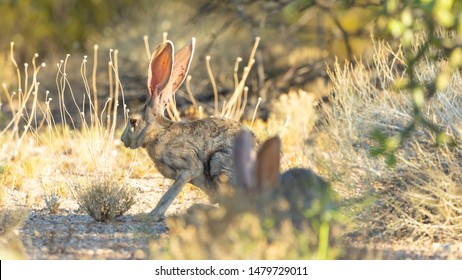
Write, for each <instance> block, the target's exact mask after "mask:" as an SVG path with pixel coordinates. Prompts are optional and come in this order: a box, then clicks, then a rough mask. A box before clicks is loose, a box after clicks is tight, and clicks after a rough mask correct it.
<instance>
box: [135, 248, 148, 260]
mask: <svg viewBox="0 0 462 280" xmlns="http://www.w3.org/2000/svg"><path fill="white" fill-rule="evenodd" d="M133 258H134V259H136V260H142V259H145V258H146V254H145V253H144V251H143V250H141V249H137V250H136V251H135V252H134V253H133Z"/></svg>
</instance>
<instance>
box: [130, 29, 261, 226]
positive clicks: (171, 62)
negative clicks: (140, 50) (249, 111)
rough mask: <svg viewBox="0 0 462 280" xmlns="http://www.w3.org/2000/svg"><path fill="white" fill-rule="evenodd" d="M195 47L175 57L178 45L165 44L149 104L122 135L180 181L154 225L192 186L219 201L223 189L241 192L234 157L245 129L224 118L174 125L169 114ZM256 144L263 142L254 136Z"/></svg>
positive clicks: (156, 56)
mask: <svg viewBox="0 0 462 280" xmlns="http://www.w3.org/2000/svg"><path fill="white" fill-rule="evenodd" d="M194 44H195V40H194V38H193V39H192V41H191V43H190V44H188V45H186V46H185V47H183V48H182V49H181V50H179V51H178V52H177V53H176V54H175V55H174V48H173V44H172V42H170V41H165V42H163V43H162V44H161V45H160V46H159V47H158V48H157V49H156V50H155V51H154V53H153V54H152V58H151V61H150V63H149V70H148V88H149V94H148V99H147V101H146V104H145V105H144V106H143V107H142V108H141V109H140V110H138V111H136V112H134V113H132V114H131V115H130V117H129V122H128V124H127V127H126V128H125V131H124V132H123V134H122V142H123V143H124V145H125V147H130V148H131V149H136V148H138V147H143V148H146V149H147V151H148V154H149V156H150V157H151V159H152V160H153V161H154V164H155V165H156V167H157V169H158V170H159V172H160V173H161V174H162V175H163V176H165V177H167V178H170V179H173V180H175V181H174V183H173V185H172V186H171V187H170V188H169V189H168V191H167V192H166V193H165V194H164V195H163V196H162V198H161V199H160V201H159V202H158V204H157V206H156V207H155V208H154V210H152V211H151V212H150V216H151V217H152V218H153V220H160V219H162V218H163V216H164V213H165V211H166V210H167V208H168V207H169V205H170V204H171V203H172V201H173V200H174V199H175V198H176V196H177V195H178V193H179V192H180V191H181V190H182V189H183V187H184V186H185V184H186V183H192V184H193V185H195V186H197V187H199V188H200V189H202V190H203V191H204V192H205V193H207V194H208V195H209V196H210V197H211V198H213V199H215V198H216V197H217V196H218V195H219V188H220V187H221V186H231V187H235V186H237V184H236V178H235V176H234V174H233V170H234V166H233V160H232V157H233V143H234V138H235V136H236V135H237V134H238V133H239V131H240V130H241V128H242V125H241V124H240V123H239V122H236V121H232V120H228V119H221V118H207V119H200V120H194V121H182V122H173V121H171V120H168V119H166V118H165V117H164V114H163V113H164V110H165V107H166V105H167V104H168V102H169V101H170V100H171V98H172V96H173V95H174V94H175V92H176V90H177V89H178V88H179V87H180V86H181V84H182V83H183V81H184V79H185V77H186V74H187V72H188V69H189V66H190V63H191V59H192V56H193V53H194ZM251 142H252V145H254V144H255V143H256V142H257V140H256V139H255V137H254V136H253V135H252V136H251Z"/></svg>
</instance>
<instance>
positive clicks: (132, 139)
mask: <svg viewBox="0 0 462 280" xmlns="http://www.w3.org/2000/svg"><path fill="white" fill-rule="evenodd" d="M194 46H195V38H192V40H191V43H189V44H188V45H186V46H184V47H183V48H182V49H180V50H179V51H178V52H177V53H176V54H175V55H174V47H173V43H172V42H171V41H165V42H163V43H162V44H160V46H159V47H157V49H156V50H155V51H154V53H153V54H152V56H151V61H150V63H149V69H148V89H149V92H148V98H147V99H146V104H144V106H143V107H141V108H140V109H139V110H137V111H135V112H133V113H131V114H130V116H129V122H128V123H127V126H126V128H125V130H124V132H123V134H122V142H123V143H124V145H125V147H130V148H132V149H136V148H138V147H140V146H142V144H143V140H144V136H145V135H146V130H147V124H148V123H152V122H153V121H154V120H155V119H156V117H157V116H163V114H164V110H165V108H166V106H167V104H168V102H169V101H170V100H171V99H172V97H173V95H174V94H175V92H176V91H177V89H178V88H179V87H180V86H181V84H182V83H183V81H184V80H185V78H186V74H187V73H188V70H189V66H190V64H191V60H192V57H193V54H194Z"/></svg>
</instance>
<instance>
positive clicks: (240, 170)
mask: <svg viewBox="0 0 462 280" xmlns="http://www.w3.org/2000/svg"><path fill="white" fill-rule="evenodd" d="M233 157H234V171H235V175H236V177H237V178H236V181H237V184H238V185H239V186H241V187H242V188H243V189H244V190H247V191H248V190H250V189H251V188H252V183H253V175H252V174H253V172H254V163H255V154H254V151H253V149H252V133H251V132H250V131H249V130H247V129H242V130H241V131H240V132H239V134H238V135H237V136H236V138H235V139H234V147H233Z"/></svg>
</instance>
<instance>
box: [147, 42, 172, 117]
mask: <svg viewBox="0 0 462 280" xmlns="http://www.w3.org/2000/svg"><path fill="white" fill-rule="evenodd" d="M172 69H173V44H172V42H171V41H165V42H163V43H162V44H160V46H159V47H157V49H156V50H155V51H154V53H153V54H152V57H151V62H149V70H148V88H149V94H150V96H149V98H150V103H151V104H150V105H151V107H153V108H155V107H156V106H159V100H161V99H162V98H161V96H160V95H161V94H162V91H163V90H164V88H165V86H166V85H167V83H168V82H169V80H170V77H171V75H172ZM156 109H157V108H156Z"/></svg>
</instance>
